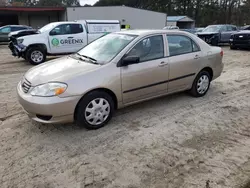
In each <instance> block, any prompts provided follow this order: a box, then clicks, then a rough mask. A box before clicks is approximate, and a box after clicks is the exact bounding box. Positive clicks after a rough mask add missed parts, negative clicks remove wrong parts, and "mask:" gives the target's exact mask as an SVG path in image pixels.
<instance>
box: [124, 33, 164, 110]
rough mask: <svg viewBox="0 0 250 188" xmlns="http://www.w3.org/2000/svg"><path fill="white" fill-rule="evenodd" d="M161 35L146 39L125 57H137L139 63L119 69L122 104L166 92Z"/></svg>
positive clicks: (162, 38) (162, 37)
mask: <svg viewBox="0 0 250 188" xmlns="http://www.w3.org/2000/svg"><path fill="white" fill-rule="evenodd" d="M164 44H165V43H164V36H163V35H154V36H150V37H146V38H144V39H142V40H141V41H140V42H138V43H137V44H136V45H135V46H134V47H133V48H132V49H131V50H130V51H129V52H128V53H127V54H126V55H125V57H129V56H131V57H133V56H136V57H139V58H140V60H139V63H137V64H130V65H127V66H123V67H121V79H122V95H123V103H124V104H125V105H126V104H129V103H133V102H137V101H140V100H144V99H147V98H150V97H154V96H158V95H161V94H164V93H166V92H167V80H168V72H169V67H168V59H167V58H166V50H165V45H164Z"/></svg>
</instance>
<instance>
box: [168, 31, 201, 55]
mask: <svg viewBox="0 0 250 188" xmlns="http://www.w3.org/2000/svg"><path fill="white" fill-rule="evenodd" d="M167 39H168V49H169V55H170V56H176V55H182V54H186V53H192V52H197V51H200V48H199V46H198V45H197V44H196V43H195V42H194V41H193V40H192V39H190V38H189V37H186V36H183V35H167Z"/></svg>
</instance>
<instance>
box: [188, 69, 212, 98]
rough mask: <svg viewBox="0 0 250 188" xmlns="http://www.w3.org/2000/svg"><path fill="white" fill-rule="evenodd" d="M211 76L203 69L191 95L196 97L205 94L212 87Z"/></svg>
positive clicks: (196, 79) (195, 81)
mask: <svg viewBox="0 0 250 188" xmlns="http://www.w3.org/2000/svg"><path fill="white" fill-rule="evenodd" d="M210 81H211V76H210V74H209V73H208V72H207V71H201V72H200V73H199V74H198V75H197V76H196V78H195V80H194V82H193V85H192V89H191V90H190V93H191V95H193V96H194V97H202V96H204V95H205V94H206V93H207V91H208V89H209V87H210Z"/></svg>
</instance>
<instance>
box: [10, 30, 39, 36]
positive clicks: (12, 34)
mask: <svg viewBox="0 0 250 188" xmlns="http://www.w3.org/2000/svg"><path fill="white" fill-rule="evenodd" d="M31 34H37V30H36V29H24V30H19V31H13V32H10V33H9V35H8V36H9V37H11V36H18V35H22V36H25V35H31Z"/></svg>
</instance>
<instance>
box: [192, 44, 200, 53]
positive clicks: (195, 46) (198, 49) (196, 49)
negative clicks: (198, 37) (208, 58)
mask: <svg viewBox="0 0 250 188" xmlns="http://www.w3.org/2000/svg"><path fill="white" fill-rule="evenodd" d="M192 48H193V52H198V51H200V47H199V46H198V45H197V44H196V43H195V42H194V41H192Z"/></svg>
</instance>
